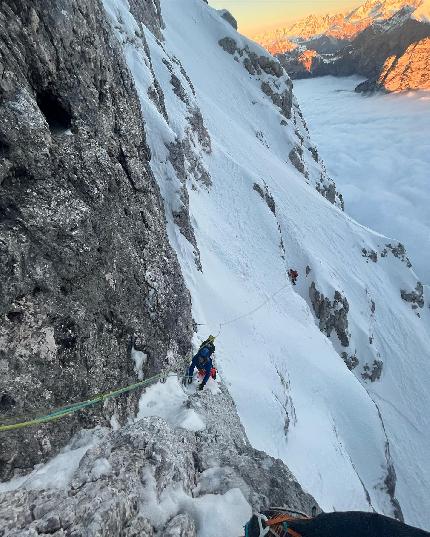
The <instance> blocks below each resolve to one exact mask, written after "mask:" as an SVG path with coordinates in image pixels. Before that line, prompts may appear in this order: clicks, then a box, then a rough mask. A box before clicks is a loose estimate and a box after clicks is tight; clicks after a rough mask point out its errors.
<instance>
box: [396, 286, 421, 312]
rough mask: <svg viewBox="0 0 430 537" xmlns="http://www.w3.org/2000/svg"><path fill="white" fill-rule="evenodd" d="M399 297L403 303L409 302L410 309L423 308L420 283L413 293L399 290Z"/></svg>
mask: <svg viewBox="0 0 430 537" xmlns="http://www.w3.org/2000/svg"><path fill="white" fill-rule="evenodd" d="M400 296H401V297H402V299H403V300H404V301H405V302H409V303H410V304H411V307H412V309H417V308H423V307H424V287H423V284H422V283H421V282H417V285H416V287H415V291H410V292H408V291H405V290H404V289H401V290H400Z"/></svg>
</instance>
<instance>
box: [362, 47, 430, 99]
mask: <svg viewBox="0 0 430 537" xmlns="http://www.w3.org/2000/svg"><path fill="white" fill-rule="evenodd" d="M417 89H427V90H428V89H430V38H429V37H427V38H426V39H421V41H418V42H417V43H413V44H412V45H409V47H408V48H407V49H406V52H405V53H404V54H402V55H401V56H396V55H393V56H390V57H389V58H388V59H387V60H386V61H385V63H384V65H383V67H382V69H381V72H380V74H379V76H378V77H377V78H376V79H375V80H367V81H366V82H363V83H362V84H359V85H358V86H357V88H356V90H357V91H365V92H366V91H378V90H384V91H388V92H391V91H407V90H417Z"/></svg>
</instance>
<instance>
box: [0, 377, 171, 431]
mask: <svg viewBox="0 0 430 537" xmlns="http://www.w3.org/2000/svg"><path fill="white" fill-rule="evenodd" d="M170 374H171V373H160V374H158V375H154V376H153V377H150V378H149V379H146V380H142V381H140V382H135V383H134V384H129V385H128V386H124V387H123V388H118V389H117V390H113V391H111V392H106V393H101V394H98V395H96V396H95V397H93V398H92V399H88V400H87V401H80V402H78V403H73V404H71V405H68V406H65V407H61V408H57V409H55V410H53V411H51V412H49V413H48V414H45V415H44V416H38V417H36V418H33V419H29V420H26V421H20V422H17V423H10V424H4V425H0V432H4V431H14V430H16V429H22V428H24V427H30V426H32V425H40V424H41V423H47V422H48V421H54V420H58V419H60V418H64V417H65V416H69V415H70V414H74V413H75V412H77V411H78V410H82V409H84V408H88V407H90V406H94V405H97V404H98V403H102V402H103V401H106V400H107V399H111V398H112V397H117V396H118V395H121V394H123V393H128V392H131V391H134V390H137V389H139V388H143V387H144V386H148V385H149V384H152V383H154V382H155V381H157V380H160V379H162V378H166V377H167V376H169V375H170Z"/></svg>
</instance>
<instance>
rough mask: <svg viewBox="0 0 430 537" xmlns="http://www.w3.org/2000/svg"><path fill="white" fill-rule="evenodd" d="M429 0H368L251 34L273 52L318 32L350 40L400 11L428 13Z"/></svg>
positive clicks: (404, 15) (282, 49)
mask: <svg viewBox="0 0 430 537" xmlns="http://www.w3.org/2000/svg"><path fill="white" fill-rule="evenodd" d="M428 4H429V1H428V0H426V1H423V0H385V1H384V0H367V1H366V2H365V3H364V4H362V5H361V6H359V7H357V8H355V9H353V10H351V11H347V12H341V13H336V14H325V15H315V14H311V15H308V16H307V17H305V18H303V19H300V20H299V21H297V22H295V23H294V24H292V25H291V26H289V27H285V28H276V29H275V30H271V31H266V32H263V33H260V34H256V35H254V36H253V39H255V40H256V41H257V42H258V43H260V44H261V45H262V46H263V47H265V48H266V49H267V50H269V52H271V53H272V54H279V53H282V52H285V51H289V50H292V49H293V48H295V47H296V46H297V44H299V43H300V42H302V41H307V40H309V39H313V38H315V37H319V36H326V37H330V38H334V39H336V40H351V39H353V38H354V37H356V36H357V35H358V34H359V33H360V32H362V31H363V30H365V29H366V28H368V27H369V26H371V25H372V24H384V23H386V22H387V21H389V20H390V19H392V17H393V16H395V15H396V14H397V13H399V12H400V11H403V13H402V16H403V18H405V19H407V18H409V17H410V16H411V15H412V14H413V13H414V12H415V10H419V17H420V19H419V20H421V18H422V17H423V16H424V18H426V17H427V14H428V13H429V12H430V9H429V8H428Z"/></svg>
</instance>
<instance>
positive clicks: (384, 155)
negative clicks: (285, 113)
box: [294, 77, 430, 282]
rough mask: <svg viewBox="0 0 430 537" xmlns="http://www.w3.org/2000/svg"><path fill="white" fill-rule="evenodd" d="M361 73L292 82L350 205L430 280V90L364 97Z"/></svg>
mask: <svg viewBox="0 0 430 537" xmlns="http://www.w3.org/2000/svg"><path fill="white" fill-rule="evenodd" d="M361 80H362V79H360V78H358V77H348V78H335V77H323V78H319V79H316V80H297V81H295V82H294V88H295V93H296V95H297V98H298V99H299V102H300V106H301V108H302V110H303V113H304V115H305V117H306V120H307V122H308V126H309V129H310V131H311V134H312V136H313V139H314V141H315V142H316V143H317V146H318V148H319V150H320V152H321V155H322V157H323V159H324V161H325V163H326V165H327V168H328V171H329V173H330V174H331V175H332V177H333V178H334V179H335V180H336V183H337V184H338V186H339V187H340V189H341V191H342V192H343V194H344V196H345V204H346V212H347V213H349V214H351V215H352V216H353V217H354V218H356V219H357V220H359V221H360V222H363V223H364V224H366V225H367V226H369V227H371V228H373V229H376V230H378V231H379V232H381V233H385V234H387V235H390V236H393V237H396V238H397V239H399V240H400V241H402V242H403V244H405V246H406V249H407V251H408V254H409V256H410V258H411V261H412V263H413V265H414V267H415V269H416V271H417V274H418V276H419V277H420V278H422V280H423V281H424V282H430V211H429V206H430V176H429V173H428V167H429V154H430V106H429V105H430V94H429V93H427V92H420V93H414V94H412V93H411V94H408V95H374V96H369V97H366V98H365V99H364V98H363V97H362V96H361V95H359V94H357V93H355V92H354V88H355V86H356V85H357V84H358V83H359V82H361ZM393 126H395V127H394V128H393Z"/></svg>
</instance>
